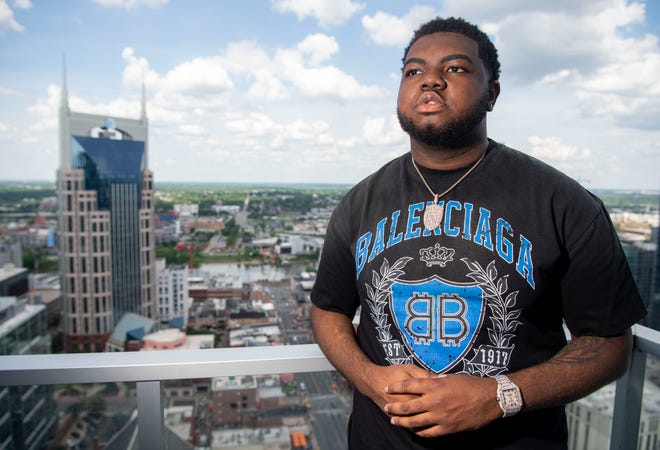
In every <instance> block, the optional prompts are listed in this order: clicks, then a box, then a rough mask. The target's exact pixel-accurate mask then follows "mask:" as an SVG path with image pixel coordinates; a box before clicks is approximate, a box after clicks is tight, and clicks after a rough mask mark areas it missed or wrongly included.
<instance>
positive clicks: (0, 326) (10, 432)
mask: <svg viewBox="0 0 660 450" xmlns="http://www.w3.org/2000/svg"><path fill="white" fill-rule="evenodd" d="M49 351H50V336H49V334H48V331H47V327H46V307H45V306H43V305H30V304H28V302H27V300H26V299H22V300H18V299H17V298H16V297H0V355H26V354H32V353H49ZM56 427H57V414H56V413H55V401H54V399H53V387H52V386H50V385H47V384H42V385H35V386H0V448H1V449H15V450H24V449H30V450H32V449H45V448H47V447H48V444H49V443H50V440H51V439H52V437H53V435H54V434H55V430H56Z"/></svg>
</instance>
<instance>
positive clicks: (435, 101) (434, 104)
mask: <svg viewBox="0 0 660 450" xmlns="http://www.w3.org/2000/svg"><path fill="white" fill-rule="evenodd" d="M444 107H445V101H444V100H443V99H442V97H440V96H439V95H438V94H436V93H435V92H425V93H424V94H422V95H421V96H420V97H419V99H418V100H417V104H416V105H415V110H416V111H418V112H435V111H439V110H441V109H442V108H444Z"/></svg>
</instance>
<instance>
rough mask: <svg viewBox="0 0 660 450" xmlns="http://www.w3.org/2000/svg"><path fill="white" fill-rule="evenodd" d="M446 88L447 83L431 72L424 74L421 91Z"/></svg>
mask: <svg viewBox="0 0 660 450" xmlns="http://www.w3.org/2000/svg"><path fill="white" fill-rule="evenodd" d="M446 87H447V82H446V81H445V79H444V78H443V77H442V76H441V75H439V74H436V73H434V72H432V71H428V72H426V73H425V74H424V78H423V79H422V89H424V90H436V89H444V88H446Z"/></svg>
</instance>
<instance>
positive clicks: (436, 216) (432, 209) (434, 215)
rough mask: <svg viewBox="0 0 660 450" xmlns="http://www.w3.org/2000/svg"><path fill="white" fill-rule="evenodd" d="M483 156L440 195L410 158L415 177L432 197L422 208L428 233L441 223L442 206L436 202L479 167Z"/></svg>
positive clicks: (413, 159) (484, 154) (443, 209)
mask: <svg viewBox="0 0 660 450" xmlns="http://www.w3.org/2000/svg"><path fill="white" fill-rule="evenodd" d="M484 156H486V151H484V152H483V154H482V155H481V157H480V158H479V159H478V160H477V162H476V163H474V165H473V166H472V167H470V168H469V169H468V171H467V172H465V173H464V174H463V176H462V177H460V178H459V179H458V180H456V182H455V183H454V184H452V185H451V186H449V187H448V188H447V189H445V190H444V191H443V192H442V193H440V194H436V193H435V192H433V189H431V186H429V184H428V183H427V182H426V179H425V178H424V176H423V175H422V172H420V170H419V167H417V163H416V162H415V158H412V155H411V159H412V163H413V167H415V170H416V171H417V175H419V178H421V179H422V182H423V183H424V186H426V189H428V191H429V192H430V193H431V195H432V196H433V202H432V203H431V204H427V205H426V207H425V208H424V218H423V221H424V228H426V229H427V230H428V231H431V230H435V229H436V228H438V227H439V226H440V223H441V222H442V215H443V213H444V211H445V208H444V206H440V205H439V204H438V200H439V199H440V197H444V196H445V195H447V194H448V193H449V192H450V191H451V190H452V189H454V188H455V187H456V186H458V185H459V184H460V183H461V181H463V180H464V179H465V178H466V177H467V176H468V175H470V173H471V172H472V171H473V170H474V169H475V168H476V167H477V166H478V165H479V163H480V162H481V161H482V160H483V159H484Z"/></svg>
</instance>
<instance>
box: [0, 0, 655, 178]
mask: <svg viewBox="0 0 660 450" xmlns="http://www.w3.org/2000/svg"><path fill="white" fill-rule="evenodd" d="M575 3H576V2H572V1H559V2H556V1H553V2H549V1H544V2H535V4H533V5H530V4H529V2H523V1H516V0H512V1H510V2H507V3H506V4H504V5H498V6H494V5H493V4H492V3H491V2H486V1H481V0H475V1H462V2H461V1H458V0H447V1H422V2H419V3H416V4H415V5H409V4H407V3H403V2H391V1H387V2H370V1H352V0H343V1H321V0H319V1H315V2H310V1H297V0H271V1H265V0H264V1H255V2H244V3H240V2H239V3H231V5H230V4H229V3H225V2H207V1H199V2H195V3H193V4H191V3H187V2H181V1H177V0H170V1H168V0H96V1H92V0H75V1H70V2H64V3H54V2H46V1H37V0H33V1H29V0H7V1H5V0H0V58H1V59H2V60H3V64H2V67H1V68H0V99H2V100H1V101H0V105H1V106H0V132H1V133H0V135H1V136H2V137H0V158H2V161H4V162H5V164H3V165H2V168H0V179H2V180H26V179H29V180H54V179H55V172H56V169H57V161H58V139H57V108H58V103H59V99H60V95H61V92H60V89H61V70H62V65H63V64H64V62H63V58H65V59H66V67H67V76H68V90H69V101H70V105H71V108H72V109H74V110H76V111H80V112H85V113H91V114H99V115H108V116H121V117H133V118H138V117H139V115H140V110H141V95H142V91H141V89H142V83H143V82H144V84H145V86H146V95H147V99H146V103H147V116H148V119H149V128H150V136H149V139H150V141H149V147H150V152H149V153H150V162H149V165H150V169H151V170H153V172H154V173H155V174H156V182H190V181H204V182H246V183H259V182H265V183H341V184H353V183H356V182H357V181H359V180H360V179H361V178H363V177H364V176H366V175H368V174H370V173H371V172H372V171H374V170H375V169H376V168H378V167H379V166H380V165H382V164H383V163H385V162H386V161H388V160H390V159H392V158H393V157H396V156H398V155H400V154H402V153H404V152H406V151H407V150H408V140H407V137H406V136H405V135H404V134H403V132H402V131H401V130H400V128H399V125H398V123H397V121H396V117H395V103H396V94H397V89H398V82H399V76H400V66H401V56H402V51H403V47H404V46H405V45H406V44H407V42H408V40H409V38H410V35H411V34H412V31H413V30H414V29H415V28H416V27H417V26H418V25H419V23H421V22H422V21H425V20H427V19H429V18H431V17H434V16H436V15H443V16H449V15H456V16H463V17H465V18H467V19H468V20H470V21H473V22H475V23H477V24H478V25H479V26H480V27H482V29H483V30H484V31H486V32H487V33H488V34H489V35H490V36H491V38H492V39H493V40H494V42H495V44H496V46H497V47H498V50H499V52H500V60H501V62H502V76H501V83H502V94H501V96H500V98H499V99H498V102H497V105H496V106H495V110H494V111H493V112H492V113H491V114H490V116H489V135H490V136H491V137H492V138H494V139H496V140H499V141H501V142H503V143H506V144H508V145H510V146H513V147H515V148H518V149H520V150H522V151H525V152H527V153H530V154H532V155H535V156H537V157H539V158H540V159H542V160H544V161H546V162H548V163H549V164H551V165H553V166H555V167H557V168H558V169H560V170H562V171H564V172H566V173H567V174H568V175H570V176H572V177H574V178H576V179H578V180H580V181H581V182H582V183H583V184H584V185H585V186H586V187H587V188H592V189H602V188H615V189H648V190H657V189H658V188H659V187H660V180H659V177H658V171H657V167H658V166H660V123H658V120H657V118H658V117H659V116H660V82H659V81H658V80H659V77H658V76H657V73H658V72H660V44H659V41H658V38H659V36H660V5H657V4H654V3H653V2H650V1H637V2H634V1H628V0H592V1H588V2H579V3H578V4H575ZM229 5H230V6H229Z"/></svg>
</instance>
